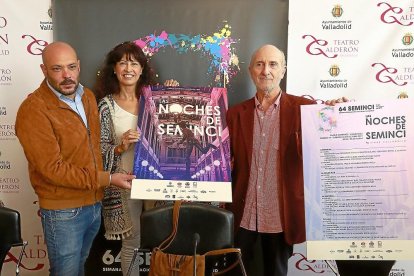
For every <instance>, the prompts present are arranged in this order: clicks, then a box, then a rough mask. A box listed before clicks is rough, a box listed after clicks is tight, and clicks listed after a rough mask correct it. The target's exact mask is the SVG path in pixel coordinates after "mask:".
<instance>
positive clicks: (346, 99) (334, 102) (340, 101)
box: [324, 97, 349, 106]
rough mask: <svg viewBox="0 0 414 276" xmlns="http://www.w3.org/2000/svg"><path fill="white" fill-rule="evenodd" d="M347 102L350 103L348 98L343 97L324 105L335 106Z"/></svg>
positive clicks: (326, 102)
mask: <svg viewBox="0 0 414 276" xmlns="http://www.w3.org/2000/svg"><path fill="white" fill-rule="evenodd" d="M346 102H349V100H348V98H346V97H341V98H338V99H333V100H328V101H325V102H324V104H326V105H332V106H334V105H335V104H337V103H346Z"/></svg>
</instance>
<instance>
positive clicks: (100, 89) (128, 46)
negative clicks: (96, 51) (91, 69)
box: [94, 41, 154, 101]
mask: <svg viewBox="0 0 414 276" xmlns="http://www.w3.org/2000/svg"><path fill="white" fill-rule="evenodd" d="M124 55H126V57H127V59H129V60H131V58H135V59H136V60H137V61H138V62H139V64H140V65H141V67H142V74H141V76H140V78H139V80H138V83H137V87H136V90H135V95H136V96H137V99H139V97H140V95H141V91H142V88H143V87H144V86H147V85H151V84H153V81H154V72H153V70H152V68H151V66H150V64H149V62H148V60H147V57H146V56H145V54H144V52H143V51H142V49H141V48H140V47H139V46H138V45H136V44H135V43H134V42H130V41H127V42H123V43H121V44H119V45H117V46H115V48H113V49H112V50H111V51H110V52H109V53H108V54H107V55H106V58H105V63H104V65H103V67H102V69H101V70H100V72H99V74H98V76H97V81H96V84H95V89H94V90H95V94H96V99H97V100H98V101H99V100H100V99H102V98H103V97H105V96H107V95H109V94H117V93H119V90H120V87H119V81H118V78H117V77H116V75H115V74H114V69H115V65H116V63H117V62H118V61H120V60H121V59H122V57H123V56H124Z"/></svg>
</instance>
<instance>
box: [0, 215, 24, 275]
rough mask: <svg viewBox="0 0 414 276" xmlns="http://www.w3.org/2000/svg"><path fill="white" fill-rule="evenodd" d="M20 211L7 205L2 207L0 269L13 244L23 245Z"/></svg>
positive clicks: (0, 216)
mask: <svg viewBox="0 0 414 276" xmlns="http://www.w3.org/2000/svg"><path fill="white" fill-rule="evenodd" d="M22 243H23V240H22V237H21V229H20V213H19V212H18V211H16V210H13V209H9V208H6V207H0V271H1V268H2V265H3V262H4V259H5V258H6V255H7V252H9V250H10V248H11V247H12V246H16V245H22Z"/></svg>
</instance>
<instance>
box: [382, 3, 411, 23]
mask: <svg viewBox="0 0 414 276" xmlns="http://www.w3.org/2000/svg"><path fill="white" fill-rule="evenodd" d="M377 7H378V9H379V12H380V15H379V17H380V21H381V22H382V23H384V24H394V25H400V26H412V25H413V24H414V7H413V6H409V7H404V8H401V7H399V6H396V5H391V4H390V3H388V2H387V1H381V2H379V3H378V4H377Z"/></svg>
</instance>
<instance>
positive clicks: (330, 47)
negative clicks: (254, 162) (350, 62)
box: [302, 34, 360, 58]
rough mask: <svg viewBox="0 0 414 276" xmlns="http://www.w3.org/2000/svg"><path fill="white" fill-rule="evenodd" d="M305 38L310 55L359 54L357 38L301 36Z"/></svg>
mask: <svg viewBox="0 0 414 276" xmlns="http://www.w3.org/2000/svg"><path fill="white" fill-rule="evenodd" d="M302 39H303V40H305V43H307V44H306V52H307V53H308V54H310V55H315V56H317V55H323V56H325V57H327V58H336V57H355V56H358V54H359V47H360V41H359V39H342V38H341V37H339V38H337V39H332V40H325V39H323V38H319V37H316V36H314V35H312V34H305V35H303V36H302Z"/></svg>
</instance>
